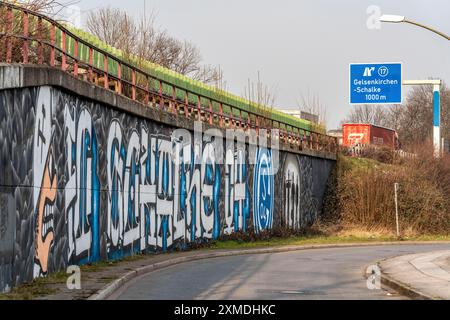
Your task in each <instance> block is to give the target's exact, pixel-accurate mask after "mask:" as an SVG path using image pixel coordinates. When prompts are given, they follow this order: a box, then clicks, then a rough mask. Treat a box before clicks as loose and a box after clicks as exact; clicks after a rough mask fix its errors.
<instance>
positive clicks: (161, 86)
mask: <svg viewBox="0 0 450 320" xmlns="http://www.w3.org/2000/svg"><path fill="white" fill-rule="evenodd" d="M159 108H160V109H161V110H164V98H163V84H162V81H161V80H159Z"/></svg>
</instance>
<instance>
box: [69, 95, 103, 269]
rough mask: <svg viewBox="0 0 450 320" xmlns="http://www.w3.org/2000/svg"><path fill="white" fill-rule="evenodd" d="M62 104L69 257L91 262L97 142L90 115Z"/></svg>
mask: <svg viewBox="0 0 450 320" xmlns="http://www.w3.org/2000/svg"><path fill="white" fill-rule="evenodd" d="M76 119H77V116H76V108H74V106H69V105H67V104H66V106H65V124H66V131H67V132H66V144H67V148H66V150H67V163H68V171H67V172H68V176H69V178H68V181H67V184H66V187H65V198H66V213H67V222H68V232H69V254H68V257H69V260H70V259H75V260H76V262H79V263H83V262H92V261H94V260H96V259H98V258H99V209H100V208H99V201H100V195H99V193H100V190H99V188H100V185H99V182H98V177H97V174H96V171H97V145H96V137H95V132H94V130H93V127H92V117H91V115H90V114H89V112H88V111H87V110H86V109H84V108H83V109H82V110H81V112H80V114H79V116H78V121H76Z"/></svg>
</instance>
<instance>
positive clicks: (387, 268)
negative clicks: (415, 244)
mask: <svg viewBox="0 0 450 320" xmlns="http://www.w3.org/2000/svg"><path fill="white" fill-rule="evenodd" d="M379 265H380V267H381V270H382V274H383V276H382V277H383V281H384V282H385V283H386V284H387V285H388V286H391V287H393V288H394V289H397V290H398V291H400V292H401V293H403V294H406V295H409V296H412V297H416V298H422V299H445V300H450V250H446V251H436V252H429V253H421V254H412V255H406V256H400V257H396V258H392V259H387V260H384V261H382V262H380V263H379Z"/></svg>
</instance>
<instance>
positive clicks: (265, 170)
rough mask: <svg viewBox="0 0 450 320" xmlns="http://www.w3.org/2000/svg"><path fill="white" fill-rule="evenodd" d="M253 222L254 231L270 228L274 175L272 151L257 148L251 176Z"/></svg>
mask: <svg viewBox="0 0 450 320" xmlns="http://www.w3.org/2000/svg"><path fill="white" fill-rule="evenodd" d="M253 186H254V187H253V191H254V196H253V201H254V202H253V223H254V227H255V232H257V233H259V232H261V231H263V230H268V229H271V228H272V221H273V203H274V192H275V190H274V177H273V164H272V152H271V151H270V150H268V149H267V148H261V149H258V153H257V155H256V161H255V173H254V178H253Z"/></svg>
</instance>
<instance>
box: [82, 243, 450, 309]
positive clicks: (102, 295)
mask: <svg viewBox="0 0 450 320" xmlns="http://www.w3.org/2000/svg"><path fill="white" fill-rule="evenodd" d="M445 243H450V242H448V241H424V242H420V241H414V242H407V241H406V242H405V241H403V242H372V243H349V244H324V245H320V244H319V245H303V246H283V247H274V248H259V249H242V250H232V251H222V252H210V253H198V254H195V255H192V256H186V257H179V258H173V259H168V260H166V261H162V262H157V263H153V264H150V265H148V266H145V267H140V268H137V269H134V270H132V271H130V272H127V273H126V274H124V275H123V276H121V277H120V278H119V279H116V280H114V281H113V282H111V283H109V284H107V285H106V286H104V287H103V288H102V289H101V290H99V291H97V292H96V293H94V294H93V295H91V296H89V298H88V300H105V299H107V298H108V297H110V296H111V295H112V294H113V293H114V292H116V291H117V290H118V289H120V288H121V287H122V286H124V285H125V284H126V283H128V282H129V281H131V280H133V279H134V278H136V277H138V276H142V275H144V274H147V273H150V272H153V271H156V270H161V269H164V268H168V267H171V266H174V265H177V264H180V263H186V262H192V261H199V260H205V259H214V258H223V257H232V256H241V255H250V254H267V253H286V252H293V251H303V250H312V249H334V248H353V247H376V246H385V245H423V244H430V245H431V244H445ZM383 281H385V283H391V284H392V285H395V284H397V285H398V287H399V288H402V290H405V292H406V289H405V288H403V287H402V286H401V285H400V284H398V283H397V282H396V281H395V280H393V279H390V278H389V277H387V276H385V275H382V282H383ZM394 290H395V289H394ZM410 290H411V291H412V292H414V293H415V294H420V296H421V297H427V296H426V295H424V294H421V293H416V292H415V291H413V290H412V289H410ZM427 298H429V297H427Z"/></svg>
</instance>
